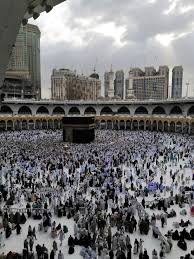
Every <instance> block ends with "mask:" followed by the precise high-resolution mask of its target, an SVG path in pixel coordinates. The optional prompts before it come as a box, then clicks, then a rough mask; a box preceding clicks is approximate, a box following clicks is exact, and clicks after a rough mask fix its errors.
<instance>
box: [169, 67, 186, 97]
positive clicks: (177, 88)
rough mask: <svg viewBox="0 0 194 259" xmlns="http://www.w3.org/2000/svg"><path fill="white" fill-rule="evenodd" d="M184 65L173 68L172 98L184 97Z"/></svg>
mask: <svg viewBox="0 0 194 259" xmlns="http://www.w3.org/2000/svg"><path fill="white" fill-rule="evenodd" d="M182 87H183V67H182V66H176V67H174V68H173V70H172V96H171V97H172V98H181V97H182Z"/></svg>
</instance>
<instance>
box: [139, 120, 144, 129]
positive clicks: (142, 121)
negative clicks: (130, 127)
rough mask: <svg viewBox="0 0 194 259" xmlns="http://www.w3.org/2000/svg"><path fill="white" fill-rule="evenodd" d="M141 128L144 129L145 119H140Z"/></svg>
mask: <svg viewBox="0 0 194 259" xmlns="http://www.w3.org/2000/svg"><path fill="white" fill-rule="evenodd" d="M139 130H144V120H140V121H139Z"/></svg>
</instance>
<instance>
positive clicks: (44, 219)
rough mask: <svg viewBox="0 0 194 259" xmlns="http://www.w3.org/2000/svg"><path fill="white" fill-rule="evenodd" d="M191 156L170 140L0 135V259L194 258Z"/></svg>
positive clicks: (169, 136) (112, 134) (186, 145)
mask: <svg viewBox="0 0 194 259" xmlns="http://www.w3.org/2000/svg"><path fill="white" fill-rule="evenodd" d="M193 149H194V138H193V136H188V135H182V134H178V133H177V134H175V133H164V132H163V133H160V132H149V131H122V130H119V131H114V130H97V131H96V139H95V141H94V142H93V143H90V144H79V145H78V144H69V145H68V147H67V146H66V145H64V143H63V142H62V132H61V131H49V130H48V131H40V130H34V131H21V132H3V133H1V134H0V161H1V163H0V171H1V203H0V204H1V216H0V223H1V230H0V232H1V233H2V234H1V235H0V244H1V247H0V254H2V257H1V256H0V258H58V259H62V258H72V259H78V258H86V259H89V258H91V259H94V258H102V259H109V258H110V259H111V258H118V259H120V258H123V259H124V258H135V259H136V258H143V259H146V258H150V259H152V258H153V259H157V258H172V259H178V258H181V256H183V257H182V258H186V259H188V258H194V256H192V253H191V251H192V250H194V245H193V244H194V242H193V240H194V230H193V229H194V207H192V206H194V196H193V194H194V192H193V191H194V180H192V179H194V178H193V170H192V168H193V162H194V150H193ZM29 226H31V227H30V228H29ZM64 226H65V228H66V231H65V228H64ZM20 227H21V230H20V231H18V230H19V229H20ZM34 227H35V231H33V228H34ZM17 232H20V233H17ZM65 232H66V233H65ZM177 232H178V234H177ZM70 236H71V237H70ZM127 236H128V237H127ZM69 237H70V238H69ZM135 239H137V241H138V248H137V242H136V243H134V242H135ZM175 239H176V240H175ZM54 240H55V241H56V243H57V247H58V249H57V251H55V249H53V241H54ZM61 242H62V245H61V246H60V243H61ZM30 244H31V245H32V249H31V248H30ZM43 244H44V246H45V247H46V249H45V248H44V249H42V250H41V253H40V254H39V252H38V253H37V251H38V250H37V245H40V246H41V247H42V245H43ZM52 250H53V251H52ZM59 250H61V252H62V254H61V255H59ZM145 250H146V252H145ZM153 250H155V251H156V252H155V253H154V252H153ZM10 251H11V252H12V253H10ZM51 252H52V253H51ZM141 253H142V257H141ZM7 254H8V257H5V255H7ZM188 254H189V255H188ZM21 255H23V257H20V256H21ZM147 255H148V256H149V257H146V256H147ZM10 256H11V257H10ZM53 256H54V257H53ZM154 256H155V257H154ZM189 256H190V257H189Z"/></svg>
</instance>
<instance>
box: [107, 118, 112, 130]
mask: <svg viewBox="0 0 194 259" xmlns="http://www.w3.org/2000/svg"><path fill="white" fill-rule="evenodd" d="M107 129H112V121H111V120H107Z"/></svg>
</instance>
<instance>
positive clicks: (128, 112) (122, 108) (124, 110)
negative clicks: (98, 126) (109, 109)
mask: <svg viewBox="0 0 194 259" xmlns="http://www.w3.org/2000/svg"><path fill="white" fill-rule="evenodd" d="M117 113H118V114H130V110H129V109H128V108H127V107H126V106H122V107H120V108H119V109H118V111H117Z"/></svg>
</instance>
